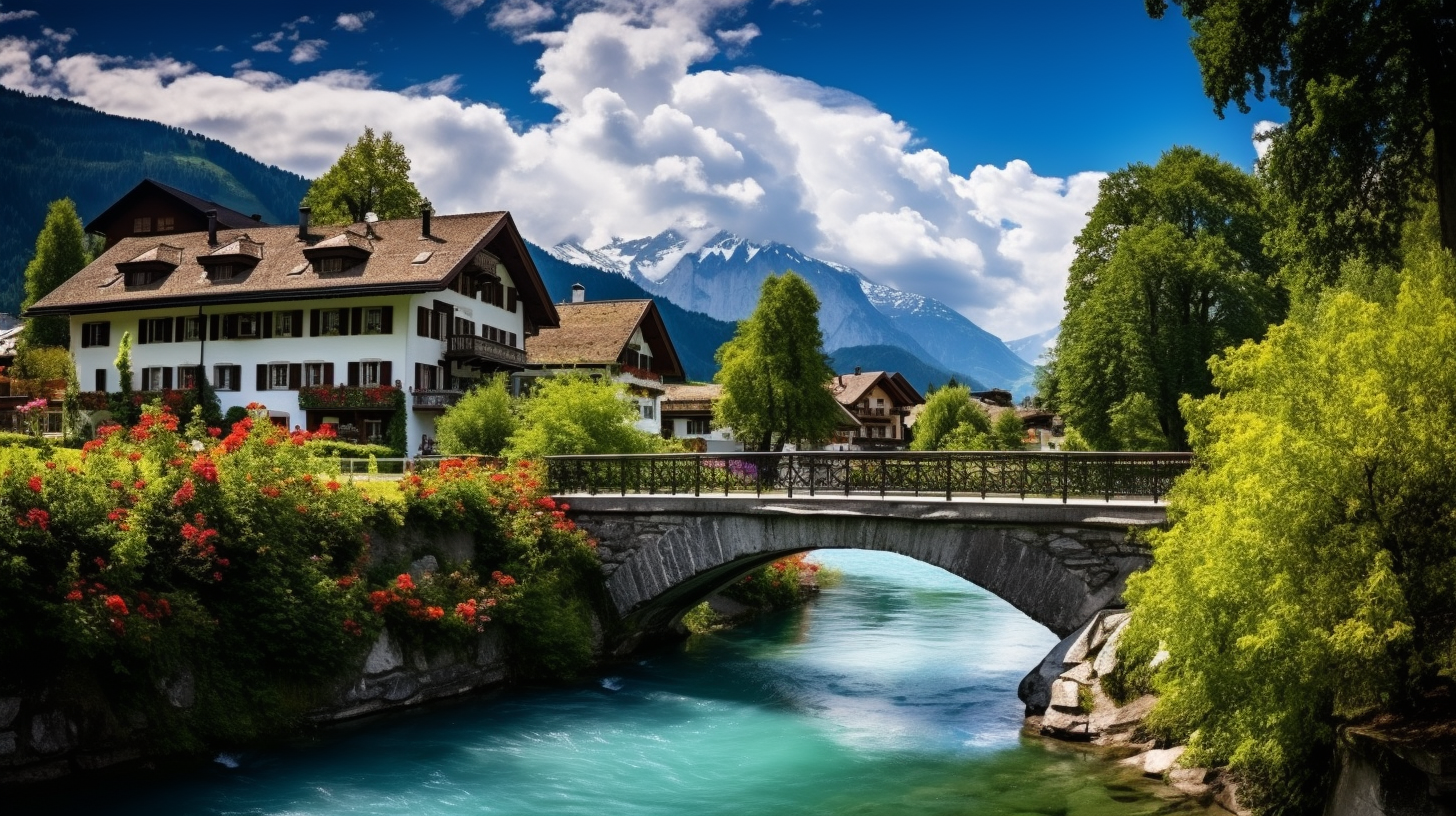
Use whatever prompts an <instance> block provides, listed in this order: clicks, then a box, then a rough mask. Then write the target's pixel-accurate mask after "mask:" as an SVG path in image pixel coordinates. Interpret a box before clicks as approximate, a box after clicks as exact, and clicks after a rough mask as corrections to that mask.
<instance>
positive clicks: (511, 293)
mask: <svg viewBox="0 0 1456 816" xmlns="http://www.w3.org/2000/svg"><path fill="white" fill-rule="evenodd" d="M506 311H508V312H510V313H512V314H515V311H516V287H514V286H507V287H506Z"/></svg>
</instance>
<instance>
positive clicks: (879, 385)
mask: <svg viewBox="0 0 1456 816" xmlns="http://www.w3.org/2000/svg"><path fill="white" fill-rule="evenodd" d="M829 390H830V392H831V393H833V394H834V398H835V400H837V401H838V402H839V404H840V405H841V406H842V407H843V408H844V410H845V411H846V412H847V413H849V414H850V415H851V416H853V417H854V419H855V420H857V421H858V423H859V427H857V428H842V429H841V430H839V431H837V432H836V433H835V435H834V439H833V441H831V442H830V444H829V445H828V449H829V450H904V449H905V447H906V446H907V445H908V444H909V441H908V438H907V435H906V432H905V430H906V427H907V426H906V422H905V419H906V417H907V416H909V414H910V411H911V409H912V408H914V407H915V406H917V405H923V404H924V403H925V399H924V398H923V397H921V396H920V392H919V391H916V390H915V388H914V386H912V385H910V382H909V381H908V380H906V379H905V378H904V377H903V376H901V375H900V373H899V372H890V371H861V370H860V369H858V368H856V369H855V370H854V373H853V374H838V375H836V376H835V378H834V379H833V380H832V381H830V384H829Z"/></svg>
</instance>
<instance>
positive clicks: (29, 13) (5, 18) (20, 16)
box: [0, 9, 40, 23]
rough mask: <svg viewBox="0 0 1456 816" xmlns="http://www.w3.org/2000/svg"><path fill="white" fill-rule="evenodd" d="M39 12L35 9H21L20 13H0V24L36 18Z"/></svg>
mask: <svg viewBox="0 0 1456 816" xmlns="http://www.w3.org/2000/svg"><path fill="white" fill-rule="evenodd" d="M39 14H40V12H38V11H36V10H35V9H21V10H20V11H0V23H9V22H13V21H15V20H29V19H30V18H32V17H35V16H38V15H39Z"/></svg>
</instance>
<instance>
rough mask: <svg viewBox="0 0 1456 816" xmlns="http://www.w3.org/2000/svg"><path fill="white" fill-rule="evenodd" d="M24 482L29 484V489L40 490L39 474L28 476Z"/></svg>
mask: <svg viewBox="0 0 1456 816" xmlns="http://www.w3.org/2000/svg"><path fill="white" fill-rule="evenodd" d="M25 484H26V485H27V486H29V487H30V489H31V490H34V491H35V492H37V493H39V492H40V488H41V483H40V477H39V476H32V477H30V478H29V479H27V480H26V482H25Z"/></svg>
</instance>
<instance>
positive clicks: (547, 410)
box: [504, 373, 661, 460]
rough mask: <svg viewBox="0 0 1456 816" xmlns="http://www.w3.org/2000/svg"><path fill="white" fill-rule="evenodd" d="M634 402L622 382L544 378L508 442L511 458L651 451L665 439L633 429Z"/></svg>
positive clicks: (581, 377) (564, 376) (525, 404)
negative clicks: (628, 397) (629, 397)
mask: <svg viewBox="0 0 1456 816" xmlns="http://www.w3.org/2000/svg"><path fill="white" fill-rule="evenodd" d="M638 418H639V417H638V413H637V407H636V405H635V403H633V402H631V401H630V400H628V399H627V398H626V389H625V387H624V386H623V385H622V384H621V383H616V382H612V381H610V380H600V381H599V380H594V379H592V378H590V377H587V376H586V375H584V374H575V373H568V374H560V375H557V376H555V377H541V378H540V379H539V380H538V381H537V383H536V387H535V389H534V390H533V391H532V392H531V395H530V396H529V397H526V398H525V399H523V400H522V401H521V407H520V426H519V427H518V428H517V429H516V431H515V433H513V434H511V436H510V440H509V441H508V442H507V443H506V447H505V451H504V453H505V455H506V456H507V457H508V458H510V459H533V460H534V459H539V458H541V457H542V456H565V455H572V454H593V453H650V452H652V451H655V450H657V448H658V445H659V443H660V441H661V440H659V439H658V437H656V436H653V435H652V434H650V433H647V432H646V431H640V430H638V429H637V428H635V427H633V426H634V423H636V422H637V420H638Z"/></svg>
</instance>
